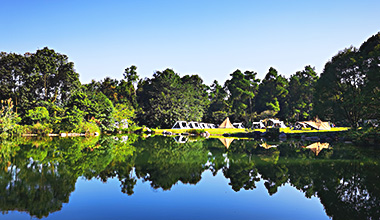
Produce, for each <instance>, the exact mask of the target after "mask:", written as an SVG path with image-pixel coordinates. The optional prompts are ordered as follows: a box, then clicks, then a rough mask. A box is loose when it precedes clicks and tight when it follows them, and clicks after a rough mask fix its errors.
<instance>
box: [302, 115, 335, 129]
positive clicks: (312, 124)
mask: <svg viewBox="0 0 380 220" xmlns="http://www.w3.org/2000/svg"><path fill="white" fill-rule="evenodd" d="M298 123H299V124H300V125H302V126H303V125H307V126H309V127H311V128H313V129H316V130H330V129H331V127H330V124H329V123H328V122H323V121H321V120H320V119H319V118H316V119H315V121H303V122H298ZM303 127H305V126H303Z"/></svg>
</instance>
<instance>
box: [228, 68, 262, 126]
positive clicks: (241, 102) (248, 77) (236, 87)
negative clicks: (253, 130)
mask: <svg viewBox="0 0 380 220" xmlns="http://www.w3.org/2000/svg"><path fill="white" fill-rule="evenodd" d="M256 75H257V73H255V72H253V71H245V72H244V73H242V72H241V71H240V70H236V71H235V72H233V73H231V75H230V76H231V77H232V78H231V79H230V80H227V81H226V82H225V87H226V89H227V91H228V93H229V97H228V103H229V105H230V106H231V113H232V114H233V120H243V119H244V120H245V121H246V123H248V122H249V121H252V119H253V113H254V112H255V97H256V95H257V92H258V88H259V84H258V83H259V82H260V80H259V79H256Z"/></svg>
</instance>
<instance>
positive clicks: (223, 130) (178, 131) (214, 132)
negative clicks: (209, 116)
mask: <svg viewBox="0 0 380 220" xmlns="http://www.w3.org/2000/svg"><path fill="white" fill-rule="evenodd" d="M349 129H350V128H349V127H335V128H331V130H311V129H302V130H292V129H290V128H280V132H284V133H286V134H298V133H321V132H336V131H347V130H349ZM152 130H153V131H154V132H155V133H158V134H161V133H162V132H163V131H167V132H172V133H175V134H181V133H186V132H187V133H189V131H190V130H194V129H152ZM198 130H204V131H208V132H209V133H210V134H211V135H222V134H226V133H228V134H235V133H246V132H254V131H259V132H265V131H266V130H265V129H254V130H253V129H244V128H241V129H238V128H214V129H198Z"/></svg>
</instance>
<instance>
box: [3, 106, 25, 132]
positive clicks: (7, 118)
mask: <svg viewBox="0 0 380 220" xmlns="http://www.w3.org/2000/svg"><path fill="white" fill-rule="evenodd" d="M0 107H1V108H0V136H2V137H5V136H8V135H13V133H14V129H15V128H16V125H17V123H18V122H20V121H21V118H20V117H18V115H17V114H16V113H15V112H14V111H13V102H12V99H7V100H1V105H0Z"/></svg>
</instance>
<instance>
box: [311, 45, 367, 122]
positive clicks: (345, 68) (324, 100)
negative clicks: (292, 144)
mask: <svg viewBox="0 0 380 220" xmlns="http://www.w3.org/2000/svg"><path fill="white" fill-rule="evenodd" d="M365 78H366V75H365V73H364V72H363V71H362V68H361V66H360V56H359V55H358V53H357V49H356V48H353V47H351V48H348V49H345V50H343V51H341V52H339V53H338V54H337V55H335V56H334V57H333V58H332V60H331V61H329V62H327V63H326V65H325V69H324V71H323V72H322V74H321V77H320V79H319V80H318V82H317V85H316V108H315V114H316V115H318V116H319V117H321V118H322V119H325V120H333V121H344V120H346V121H347V122H348V123H349V124H350V125H351V126H352V127H357V126H358V122H359V120H360V119H362V118H363V117H365V109H364V108H365V107H366V101H365V95H364V93H363V88H364V86H365Z"/></svg>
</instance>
